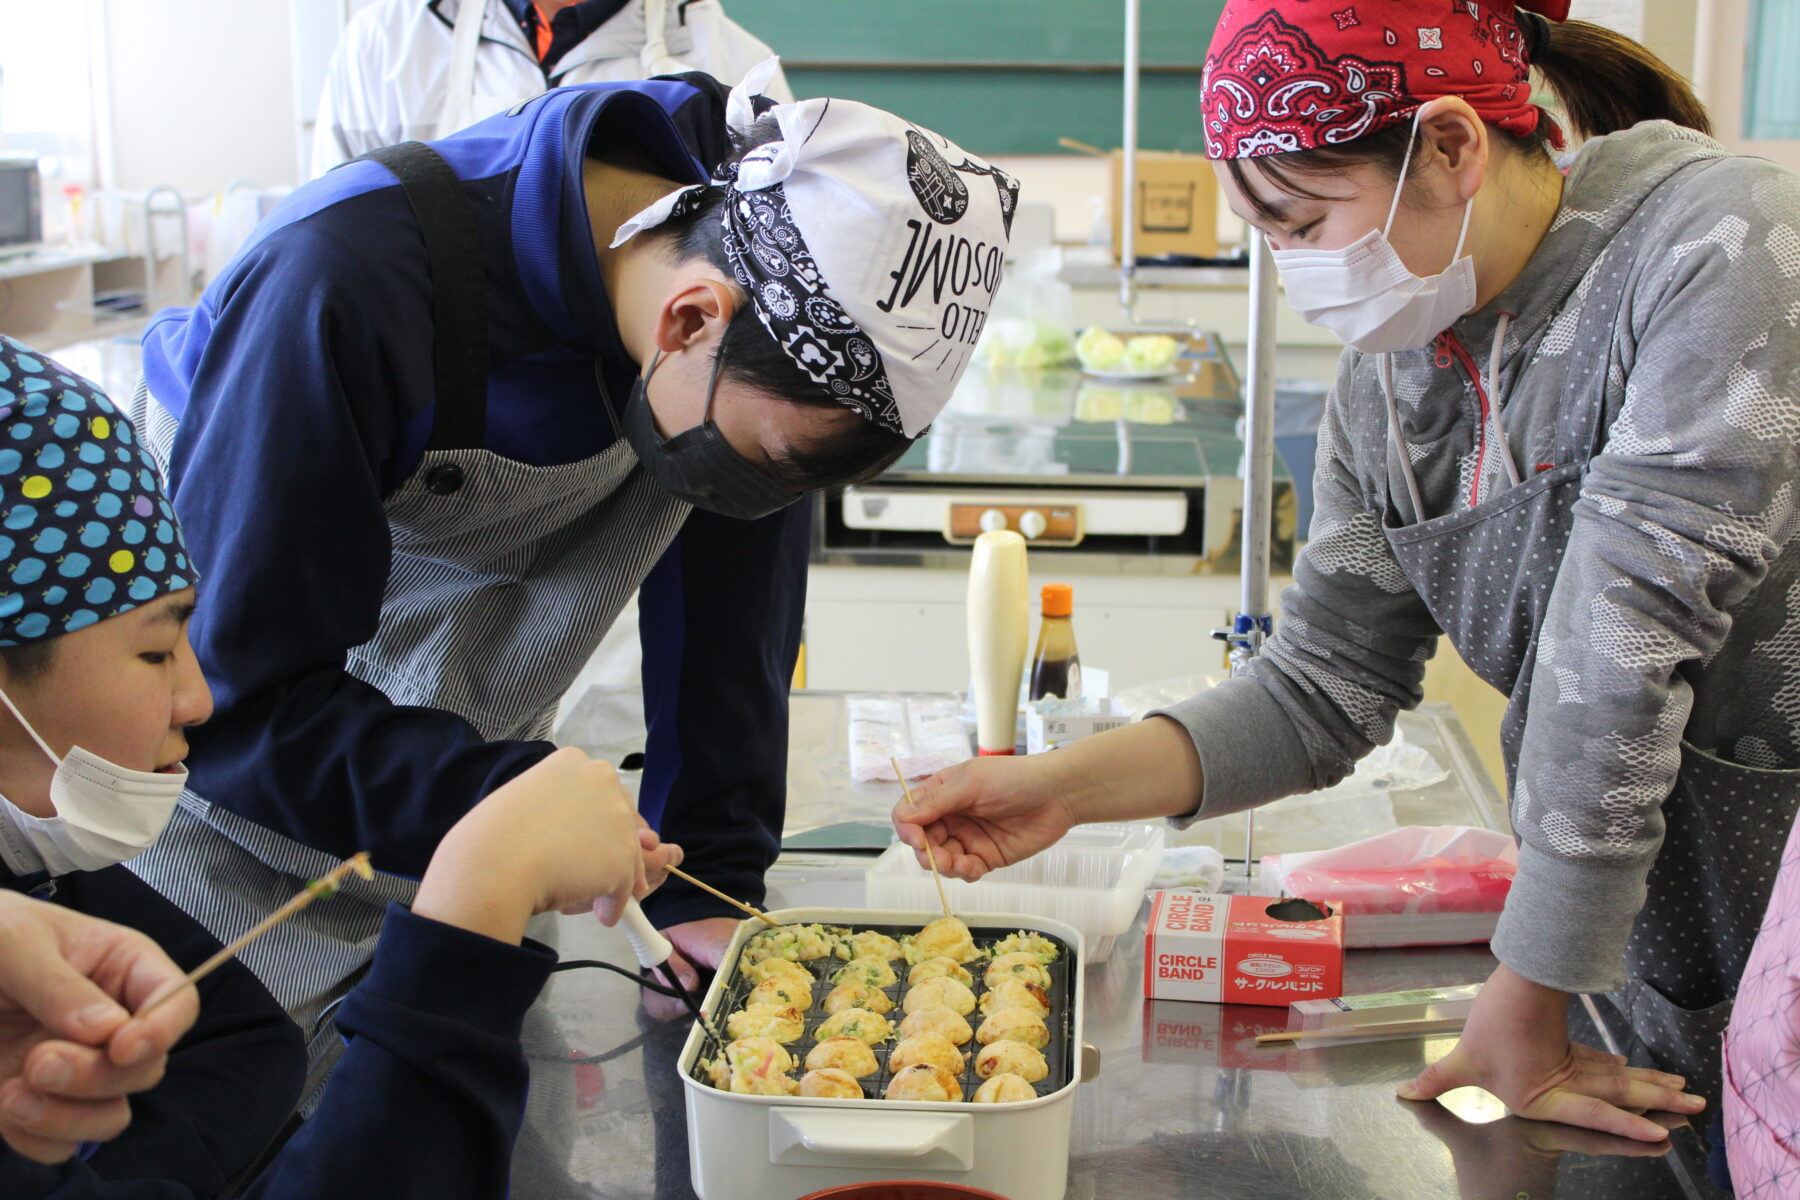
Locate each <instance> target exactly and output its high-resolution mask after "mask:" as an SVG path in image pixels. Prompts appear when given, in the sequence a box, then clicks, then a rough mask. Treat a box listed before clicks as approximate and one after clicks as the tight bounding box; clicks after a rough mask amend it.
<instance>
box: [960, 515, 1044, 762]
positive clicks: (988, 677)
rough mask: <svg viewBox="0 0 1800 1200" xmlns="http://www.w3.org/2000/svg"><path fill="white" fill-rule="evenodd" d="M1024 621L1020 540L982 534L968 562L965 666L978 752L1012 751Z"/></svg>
mask: <svg viewBox="0 0 1800 1200" xmlns="http://www.w3.org/2000/svg"><path fill="white" fill-rule="evenodd" d="M1030 620H1031V614H1030V600H1029V588H1028V587H1027V582H1026V570H1025V539H1024V538H1023V537H1021V536H1019V535H1018V534H1016V533H1014V532H1013V531H1012V530H1010V529H1001V530H996V531H994V532H992V533H984V534H982V535H981V536H980V537H978V538H976V539H975V558H974V561H973V562H971V563H970V564H969V667H970V679H971V683H972V686H973V688H974V691H975V744H976V746H977V747H978V748H979V750H980V752H981V753H982V754H1011V753H1012V752H1013V745H1014V743H1015V740H1016V738H1017V736H1018V731H1019V676H1020V674H1021V673H1023V672H1024V670H1025V648H1026V633H1027V627H1028V625H1029V624H1030Z"/></svg>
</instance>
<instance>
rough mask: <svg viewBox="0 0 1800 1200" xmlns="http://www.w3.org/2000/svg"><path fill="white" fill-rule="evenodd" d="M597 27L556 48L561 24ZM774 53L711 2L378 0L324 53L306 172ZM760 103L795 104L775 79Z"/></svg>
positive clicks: (729, 76)
mask: <svg viewBox="0 0 1800 1200" xmlns="http://www.w3.org/2000/svg"><path fill="white" fill-rule="evenodd" d="M565 10H571V11H567V12H565ZM583 10H585V11H583ZM581 17H585V18H586V19H585V20H572V18H581ZM596 21H597V27H594V28H591V30H590V31H589V32H588V33H587V36H586V37H585V38H582V39H581V40H580V41H579V42H578V43H576V44H575V45H573V46H567V45H565V44H561V43H563V42H565V41H566V36H567V32H566V29H567V27H571V26H573V27H574V28H577V29H579V28H582V27H586V26H588V25H589V24H590V23H594V22H596ZM528 28H529V29H531V30H533V31H534V32H535V31H542V32H541V33H539V34H538V36H537V37H535V38H534V37H532V36H528V34H527V29H528ZM534 42H535V44H534ZM773 53H774V52H773V51H772V50H770V49H769V47H768V46H767V45H765V44H764V43H763V42H761V41H759V40H758V39H757V38H755V37H752V36H751V35H750V34H749V33H748V32H746V31H745V30H744V28H743V27H742V26H740V25H738V24H737V23H736V22H735V21H733V20H732V19H731V18H730V17H728V16H726V15H725V10H724V8H723V7H722V6H721V5H720V3H719V0H376V2H375V3H374V4H371V5H369V6H368V7H366V8H363V9H362V10H361V11H359V12H357V13H356V15H355V16H353V17H352V18H351V19H350V23H349V25H348V26H347V27H346V28H345V30H344V36H343V38H342V40H340V41H339V42H338V46H337V49H336V51H334V52H333V54H332V56H331V65H330V67H329V68H328V69H327V72H326V78H325V90H324V92H323V93H322V94H321V95H320V97H319V111H318V118H317V121H316V123H315V126H314V131H313V150H312V172H313V175H314V176H315V177H317V176H319V175H323V174H324V173H325V172H326V171H329V170H331V168H333V167H335V166H337V165H338V164H339V163H342V162H347V161H349V160H350V159H352V158H356V157H357V156H358V155H362V154H367V153H368V152H369V151H371V150H375V149H378V148H379V147H382V146H391V145H393V144H394V143H395V142H403V141H409V140H419V141H430V140H432V139H434V138H441V137H445V136H448V135H449V134H451V133H454V132H455V131H456V130H458V129H462V128H464V127H466V126H469V125H472V124H474V123H475V122H476V121H479V120H481V119H483V118H484V117H490V116H492V115H494V114H495V113H497V112H501V111H503V110H505V109H508V108H511V107H513V106H514V105H516V104H518V103H520V102H521V101H524V100H529V99H530V98H531V97H533V96H537V95H540V94H542V93H543V92H545V91H547V90H549V89H550V88H553V87H559V86H561V85H563V84H570V83H605V82H614V81H618V80H625V79H648V78H650V77H651V76H653V75H670V74H678V73H680V72H682V71H705V72H706V73H707V74H709V75H713V76H715V77H716V78H718V79H720V80H722V81H724V82H725V83H727V84H732V85H735V84H737V83H740V82H742V80H743V77H744V74H745V73H746V72H747V71H749V69H750V68H751V67H753V66H755V65H756V64H757V63H759V62H761V61H763V60H764V59H766V58H768V57H770V56H771V55H772V54H773ZM764 94H765V95H767V96H768V97H769V98H770V99H772V100H776V101H778V102H787V101H791V100H792V99H793V98H794V97H793V93H792V91H791V90H789V88H788V85H787V80H786V78H785V77H783V76H782V75H781V74H780V72H779V71H777V73H776V75H775V78H774V79H773V80H772V81H771V82H770V84H769V86H768V87H767V88H766V89H765V90H764Z"/></svg>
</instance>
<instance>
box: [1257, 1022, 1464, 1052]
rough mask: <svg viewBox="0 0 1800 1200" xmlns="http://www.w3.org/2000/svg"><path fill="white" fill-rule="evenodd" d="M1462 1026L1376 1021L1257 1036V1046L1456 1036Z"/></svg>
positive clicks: (1438, 1023) (1457, 1024)
mask: <svg viewBox="0 0 1800 1200" xmlns="http://www.w3.org/2000/svg"><path fill="white" fill-rule="evenodd" d="M1464 1023H1465V1020H1464V1018H1462V1017H1440V1018H1437V1019H1435V1020H1430V1021H1378V1022H1376V1023H1375V1024H1373V1025H1354V1026H1351V1025H1346V1026H1342V1027H1339V1028H1336V1029H1290V1030H1287V1031H1286V1032H1285V1033H1259V1034H1257V1035H1256V1044H1257V1045H1259V1046H1268V1045H1274V1044H1276V1043H1278V1042H1290V1043H1292V1042H1329V1041H1337V1040H1339V1039H1342V1038H1369V1037H1387V1036H1389V1035H1393V1036H1399V1035H1401V1034H1412V1035H1414V1036H1416V1037H1429V1036H1431V1035H1432V1034H1435V1033H1456V1032H1458V1031H1459V1030H1461V1029H1462V1027H1463V1025H1464Z"/></svg>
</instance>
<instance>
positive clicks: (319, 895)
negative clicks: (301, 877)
mask: <svg viewBox="0 0 1800 1200" xmlns="http://www.w3.org/2000/svg"><path fill="white" fill-rule="evenodd" d="M352 872H354V873H355V874H358V875H360V876H362V877H363V878H364V879H373V878H375V869H374V868H373V867H371V866H370V865H369V853H368V851H366V850H365V851H363V852H362V853H360V854H353V855H351V856H350V857H349V858H347V859H345V860H344V861H343V862H341V863H339V864H338V865H337V866H335V867H333V868H332V869H331V870H330V871H329V872H327V873H326V874H325V876H324V877H323V878H320V879H315V880H313V881H312V882H311V883H309V884H307V885H306V886H305V887H304V888H302V889H301V890H300V891H299V893H298V894H296V895H295V896H294V898H293V899H292V900H289V901H288V902H287V903H286V904H284V905H282V906H281V907H280V908H278V909H276V910H275V911H274V912H272V913H270V914H269V915H268V916H266V917H264V918H263V919H262V920H260V921H258V922H257V923H256V924H255V925H253V926H252V927H251V928H250V929H249V931H248V932H246V933H244V934H242V935H240V936H239V937H237V938H235V939H233V940H232V942H231V944H230V945H228V946H225V947H222V948H221V949H220V950H219V952H218V953H217V954H215V955H213V956H212V957H211V958H209V959H207V960H206V961H205V962H203V963H201V964H200V965H199V966H197V967H195V968H194V969H193V970H192V971H189V972H188V973H187V978H186V979H183V980H182V981H181V982H180V983H177V984H175V985H173V986H172V987H170V988H168V989H167V990H165V991H164V992H162V993H161V994H160V995H157V996H154V997H152V998H151V1000H150V1003H148V1004H146V1005H144V1007H143V1008H141V1009H139V1010H138V1011H137V1013H136V1014H135V1016H136V1017H147V1016H149V1015H150V1014H151V1013H153V1012H155V1011H156V1010H157V1009H158V1008H160V1007H162V1004H163V1002H164V1001H166V1000H167V999H168V998H169V997H170V996H173V995H175V994H176V993H177V992H179V991H181V989H182V988H184V987H187V986H188V985H189V984H191V983H199V982H200V981H201V980H202V979H205V978H206V977H207V976H208V975H210V974H212V973H213V972H214V971H216V970H218V969H219V968H220V967H221V966H223V965H224V964H225V963H227V962H229V961H230V960H231V959H233V958H236V957H237V956H238V955H239V954H240V953H242V952H243V949H244V947H245V946H248V945H249V944H250V943H251V942H254V941H255V940H256V939H257V938H259V937H261V936H262V935H263V934H265V933H267V932H269V930H271V929H273V928H275V927H276V926H277V925H279V924H281V923H282V922H283V921H285V920H287V919H288V918H289V917H291V916H293V915H294V914H295V913H297V912H299V911H300V910H301V909H303V908H305V907H306V906H307V905H309V904H311V903H312V902H313V901H314V900H324V899H326V898H327V897H329V896H330V895H331V894H332V893H333V892H335V891H337V886H338V884H340V883H342V882H343V881H344V878H345V877H346V876H347V875H349V874H351V873H352ZM134 1019H135V1017H134Z"/></svg>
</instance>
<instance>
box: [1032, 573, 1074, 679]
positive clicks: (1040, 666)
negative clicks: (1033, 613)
mask: <svg viewBox="0 0 1800 1200" xmlns="http://www.w3.org/2000/svg"><path fill="white" fill-rule="evenodd" d="M1042 599H1043V609H1044V622H1043V625H1042V627H1041V628H1040V629H1039V631H1038V644H1037V653H1036V654H1035V655H1034V656H1033V657H1032V660H1031V699H1033V700H1042V699H1044V698H1045V697H1046V696H1055V697H1057V698H1058V699H1062V700H1078V699H1080V698H1081V656H1080V654H1078V653H1077V652H1076V650H1075V627H1074V625H1073V624H1071V623H1070V620H1069V618H1070V617H1071V616H1073V615H1074V612H1075V589H1074V588H1072V587H1070V586H1069V585H1068V584H1066V583H1046V584H1045V585H1044V590H1043V594H1042Z"/></svg>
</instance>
